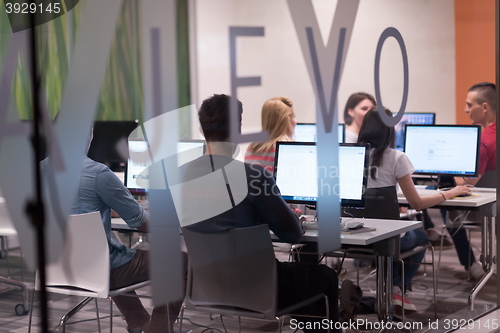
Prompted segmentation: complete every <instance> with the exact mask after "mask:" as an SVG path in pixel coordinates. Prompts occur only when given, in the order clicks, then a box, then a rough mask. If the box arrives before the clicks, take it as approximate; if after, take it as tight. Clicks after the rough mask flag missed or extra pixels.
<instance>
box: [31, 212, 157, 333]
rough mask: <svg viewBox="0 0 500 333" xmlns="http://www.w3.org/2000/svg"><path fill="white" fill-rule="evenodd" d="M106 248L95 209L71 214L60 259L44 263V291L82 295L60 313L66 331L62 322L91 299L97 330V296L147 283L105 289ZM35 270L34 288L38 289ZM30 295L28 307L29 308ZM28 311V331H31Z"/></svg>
mask: <svg viewBox="0 0 500 333" xmlns="http://www.w3.org/2000/svg"><path fill="white" fill-rule="evenodd" d="M109 274H110V269H109V248H108V241H107V239H106V233H105V232H104V226H103V224H102V220H101V215H100V213H99V212H93V213H87V214H80V215H71V216H70V217H69V219H68V224H67V226H66V242H65V246H64V250H63V252H62V253H61V255H60V258H59V260H58V261H57V262H55V263H48V264H47V266H46V275H47V276H46V281H47V282H46V283H47V291H48V292H54V293H59V294H65V295H73V296H82V297H84V299H83V300H82V301H81V302H79V303H78V304H77V305H75V306H74V307H73V308H72V309H70V310H69V311H68V312H67V313H66V314H64V315H63V316H62V317H61V319H60V321H59V325H58V327H59V328H60V330H59V331H60V332H62V333H64V332H65V331H66V323H67V322H68V320H69V319H70V318H71V317H72V316H73V315H75V314H76V313H77V312H78V311H79V310H80V309H82V308H83V307H84V306H85V305H87V304H88V303H89V302H90V301H92V299H95V304H96V314H97V327H98V331H99V332H101V324H100V319H99V308H98V304H97V299H98V298H108V297H114V296H117V295H121V294H126V293H128V292H130V291H133V290H136V289H139V288H142V287H145V286H147V285H149V281H144V282H140V283H137V284H134V285H131V286H128V287H124V288H120V289H116V290H110V289H109ZM39 289H40V285H39V279H38V273H37V277H36V279H35V290H39ZM34 294H35V293H34V292H33V297H32V298H31V308H32V309H33V299H34ZM110 309H111V314H110V327H111V329H110V331H112V329H113V302H112V301H111V300H110ZM32 314H33V311H31V313H30V320H29V331H28V332H31V319H32Z"/></svg>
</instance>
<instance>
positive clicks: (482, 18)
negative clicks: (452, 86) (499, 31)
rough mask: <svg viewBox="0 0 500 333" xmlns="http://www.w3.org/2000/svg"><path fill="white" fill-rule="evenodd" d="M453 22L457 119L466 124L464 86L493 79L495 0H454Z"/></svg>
mask: <svg viewBox="0 0 500 333" xmlns="http://www.w3.org/2000/svg"><path fill="white" fill-rule="evenodd" d="M455 22H456V25H455V36H456V38H455V49H456V77H457V81H456V95H457V97H456V100H457V101H456V104H457V109H456V113H457V123H458V124H470V119H469V117H468V116H467V114H466V113H465V112H464V107H465V98H466V96H467V90H468V89H469V88H470V86H472V85H473V84H475V83H478V82H484V81H489V82H495V0H475V1H468V0H455Z"/></svg>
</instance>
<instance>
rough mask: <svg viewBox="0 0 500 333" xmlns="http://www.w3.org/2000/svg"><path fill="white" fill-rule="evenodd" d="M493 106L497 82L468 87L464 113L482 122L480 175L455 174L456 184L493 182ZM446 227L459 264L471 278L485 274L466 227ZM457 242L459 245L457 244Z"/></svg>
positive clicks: (494, 153)
mask: <svg viewBox="0 0 500 333" xmlns="http://www.w3.org/2000/svg"><path fill="white" fill-rule="evenodd" d="M496 110H497V106H496V86H495V84H494V83H490V82H482V83H477V84H475V85H473V86H472V87H470V88H469V92H468V93H467V99H466V102H465V113H467V114H468V115H469V117H470V120H471V123H472V124H473V125H481V126H482V127H483V130H482V132H481V145H480V150H479V169H478V174H479V176H478V177H476V178H466V177H463V178H462V177H455V182H456V183H457V184H465V185H472V186H480V187H495V186H496V175H495V170H496V167H497V164H496V161H497V160H496V158H497V155H496V150H497V143H496V131H497V124H496V123H497V121H496V112H497V111H496ZM461 213H462V211H454V212H453V214H450V219H451V220H454V219H455V218H456V217H458V216H459V215H460V214H461ZM469 217H470V215H469ZM477 218H479V217H477ZM471 220H475V219H474V218H473V219H471ZM448 231H449V233H450V235H452V238H453V242H454V243H455V249H456V250H457V254H458V259H459V260H460V264H462V266H464V268H465V270H470V273H471V276H472V277H473V278H474V279H476V280H479V279H480V278H481V277H482V276H483V275H484V271H483V267H482V265H481V264H480V263H478V262H476V257H475V256H474V252H473V251H472V248H471V246H470V242H469V239H468V238H467V234H466V232H465V230H464V229H463V228H459V229H449V230H448ZM458 244H460V246H457V245H458Z"/></svg>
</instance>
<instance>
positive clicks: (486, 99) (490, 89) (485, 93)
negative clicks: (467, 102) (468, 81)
mask: <svg viewBox="0 0 500 333" xmlns="http://www.w3.org/2000/svg"><path fill="white" fill-rule="evenodd" d="M469 91H475V92H477V95H476V99H477V103H478V104H483V103H488V105H489V106H490V107H491V110H492V111H493V112H496V110H497V96H496V86H495V84H494V83H491V82H481V83H476V84H475V85H473V86H472V87H470V88H469Z"/></svg>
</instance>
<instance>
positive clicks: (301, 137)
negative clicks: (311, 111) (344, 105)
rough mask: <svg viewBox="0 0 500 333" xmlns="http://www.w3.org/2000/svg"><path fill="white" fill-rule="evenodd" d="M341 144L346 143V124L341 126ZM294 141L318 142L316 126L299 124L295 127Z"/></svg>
mask: <svg viewBox="0 0 500 333" xmlns="http://www.w3.org/2000/svg"><path fill="white" fill-rule="evenodd" d="M338 133H339V143H343V142H344V141H345V124H339V129H338ZM293 139H294V140H295V141H298V142H316V141H317V139H316V124H314V123H298V124H297V126H295V131H294V133H293Z"/></svg>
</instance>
